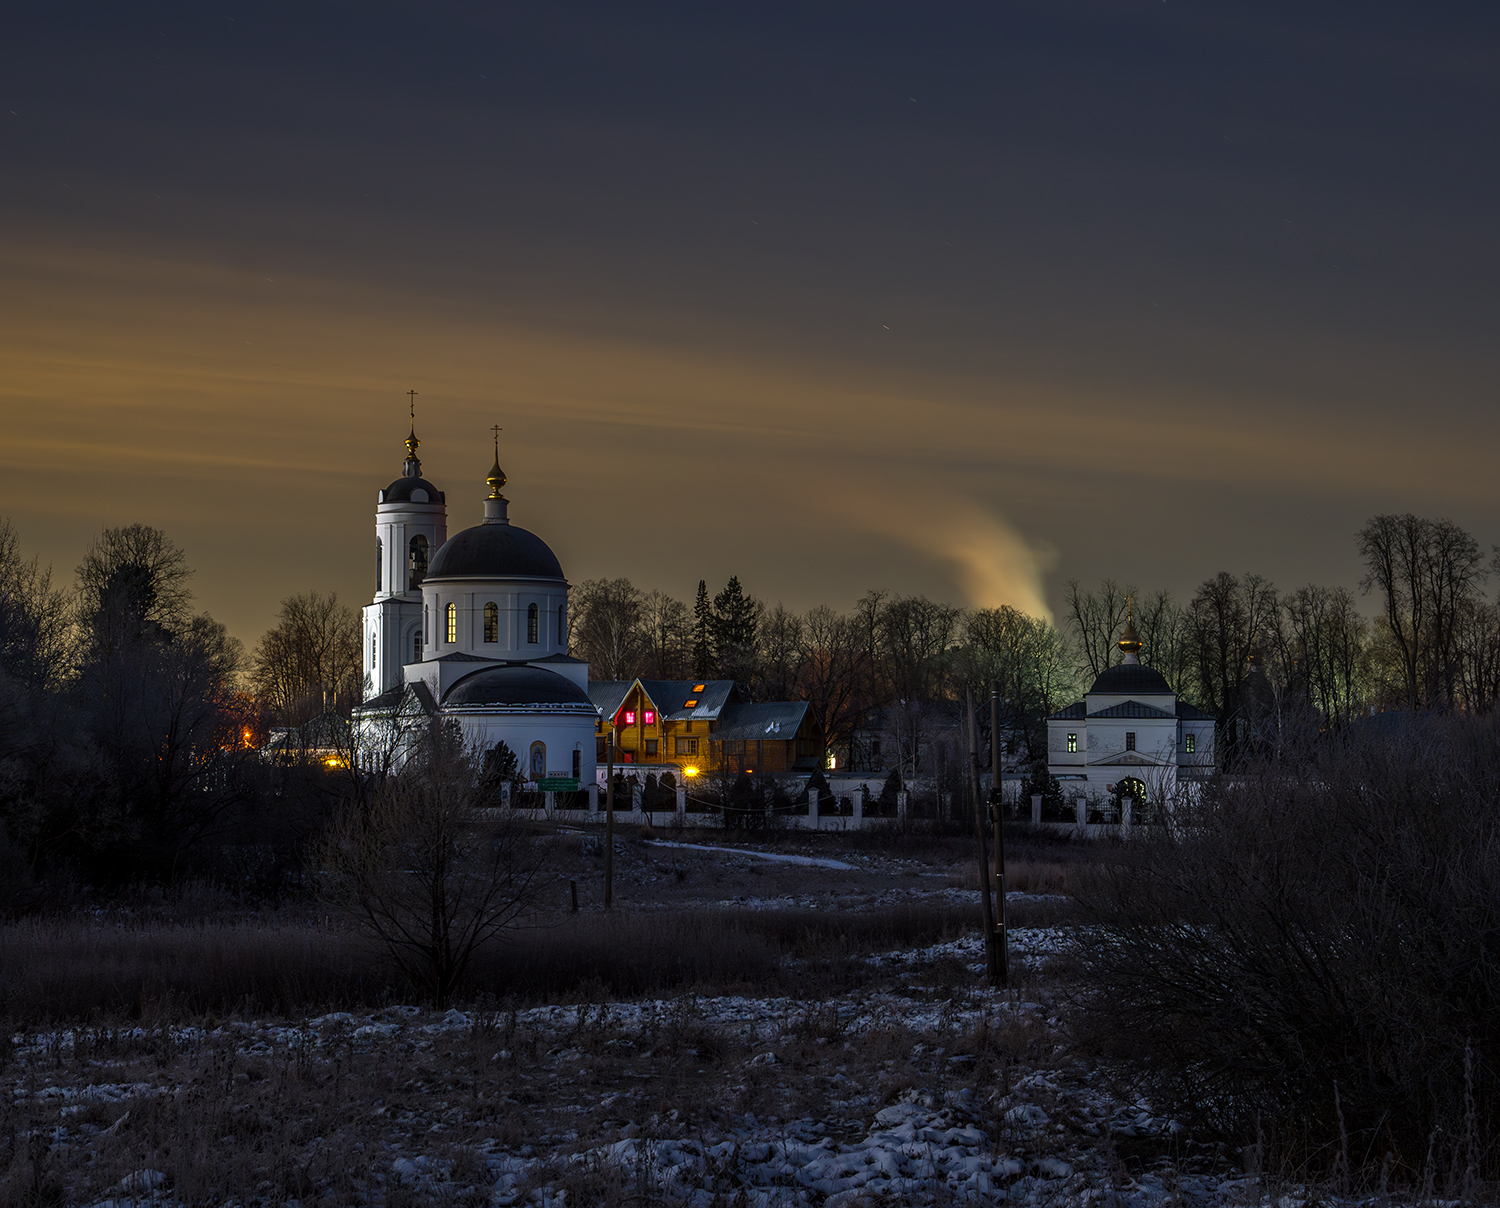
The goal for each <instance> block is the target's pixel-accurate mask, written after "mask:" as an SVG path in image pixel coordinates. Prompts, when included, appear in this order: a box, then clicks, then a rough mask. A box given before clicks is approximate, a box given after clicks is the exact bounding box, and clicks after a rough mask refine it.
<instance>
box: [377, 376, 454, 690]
mask: <svg viewBox="0 0 1500 1208" xmlns="http://www.w3.org/2000/svg"><path fill="white" fill-rule="evenodd" d="M410 393H411V396H412V402H413V405H412V425H411V435H409V436H408V437H407V438H406V460H405V461H404V462H403V463H402V466H401V477H400V478H398V479H396V481H395V482H393V483H391V485H390V486H388V487H386V488H385V489H384V490H383V491H381V492H380V493H379V496H378V499H377V502H376V506H375V598H374V600H373V601H372V602H371V603H369V604H367V605H365V608H364V656H363V658H364V670H365V698H366V699H367V700H368V699H370V698H371V697H375V696H379V695H380V694H381V693H382V692H385V691H387V690H388V689H391V688H395V687H398V686H399V685H401V684H402V683H403V676H402V670H401V669H402V667H403V666H404V665H405V664H407V663H416V662H420V661H421V660H422V642H423V633H422V580H423V579H425V578H426V577H427V568H428V567H429V566H430V565H431V563H432V559H433V557H434V556H435V555H436V554H437V552H438V550H439V549H440V548H441V547H442V545H443V542H445V541H446V540H447V539H448V510H447V506H446V503H445V501H444V499H443V492H442V491H440V490H438V489H437V487H435V486H433V484H432V483H430V482H428V481H427V479H425V478H423V477H422V462H421V460H420V459H419V458H418V457H417V448H418V446H419V445H420V444H421V443H422V442H421V441H420V440H418V439H417V422H416V406H415V398H416V392H415V391H411V392H410Z"/></svg>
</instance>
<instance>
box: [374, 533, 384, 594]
mask: <svg viewBox="0 0 1500 1208" xmlns="http://www.w3.org/2000/svg"><path fill="white" fill-rule="evenodd" d="M384 560H385V543H384V542H383V541H381V539H380V538H379V537H376V538H375V590H376V591H379V590H380V567H381V563H382V562H383V561H384Z"/></svg>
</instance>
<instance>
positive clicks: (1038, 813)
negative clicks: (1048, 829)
mask: <svg viewBox="0 0 1500 1208" xmlns="http://www.w3.org/2000/svg"><path fill="white" fill-rule="evenodd" d="M1041 824H1042V795H1041V794H1040V793H1032V794H1031V825H1032V826H1040V825H1041Z"/></svg>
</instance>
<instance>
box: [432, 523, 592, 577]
mask: <svg viewBox="0 0 1500 1208" xmlns="http://www.w3.org/2000/svg"><path fill="white" fill-rule="evenodd" d="M562 577H563V571H562V564H561V563H560V562H558V560H557V555H556V554H554V553H553V552H552V550H551V548H550V547H549V546H548V545H547V543H546V542H545V541H543V540H542V539H541V538H540V537H538V536H537V535H536V534H535V533H533V532H530V531H529V530H527V529H523V528H520V527H518V526H517V525H514V524H477V525H475V526H474V527H473V528H467V529H464V531H463V532H461V533H459V534H458V535H457V536H453V537H449V538H448V540H447V541H445V542H444V543H443V546H442V548H441V549H439V550H438V552H437V556H436V557H435V558H433V560H432V566H431V568H430V569H429V570H428V572H427V578H428V580H429V581H430V580H433V579H455V578H464V579H561V578H562Z"/></svg>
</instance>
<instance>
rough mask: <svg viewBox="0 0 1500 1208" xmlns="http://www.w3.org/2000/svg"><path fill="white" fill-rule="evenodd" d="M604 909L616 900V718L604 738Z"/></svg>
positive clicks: (610, 722) (611, 720)
mask: <svg viewBox="0 0 1500 1208" xmlns="http://www.w3.org/2000/svg"><path fill="white" fill-rule="evenodd" d="M604 752H605V757H604V758H605V762H604V909H605V910H608V909H609V908H610V907H611V906H612V905H613V904H614V900H615V719H614V718H613V717H611V718H610V719H609V736H608V737H607V738H606V739H605V740H604Z"/></svg>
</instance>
